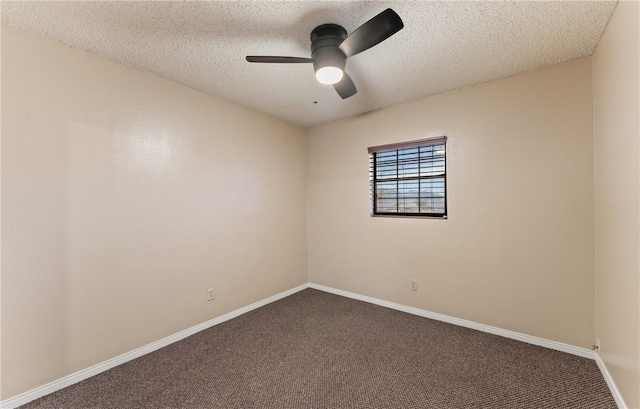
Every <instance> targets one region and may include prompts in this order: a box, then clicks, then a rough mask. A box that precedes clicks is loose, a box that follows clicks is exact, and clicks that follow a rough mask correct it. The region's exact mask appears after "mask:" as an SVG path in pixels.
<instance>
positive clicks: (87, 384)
mask: <svg viewBox="0 0 640 409" xmlns="http://www.w3.org/2000/svg"><path fill="white" fill-rule="evenodd" d="M21 408H23V409H36V408H56V409H59V408H65V409H69V408H105V409H107V408H109V409H117V408H126V409H137V408H195V409H197V408H225V409H226V408H229V409H233V408H242V409H249V408H261V409H267V408H278V409H289V408H291V409H304V408H318V409H319V408H353V409H357V408H366V409H374V408H407V409H413V408H438V409H446V408H509V409H514V408H536V409H542V408H579V409H586V408H602V409H604V408H612V409H613V408H616V404H615V402H614V400H613V397H612V396H611V394H610V392H609V390H608V388H607V386H606V384H605V381H604V379H603V378H602V375H601V374H600V372H599V370H598V368H597V366H596V364H595V362H594V361H593V360H590V359H586V358H581V357H577V356H573V355H569V354H566V353H563V352H558V351H554V350H550V349H546V348H542V347H538V346H534V345H529V344H526V343H523V342H519V341H514V340H511V339H507V338H503V337H499V336H496V335H490V334H486V333H483V332H479V331H475V330H472V329H468V328H462V327H457V326H455V325H451V324H446V323H443V322H439V321H433V320H429V319H426V318H421V317H417V316H413V315H410V314H406V313H402V312H399V311H394V310H390V309H387V308H383V307H380V306H376V305H372V304H368V303H365V302H361V301H355V300H352V299H348V298H344V297H340V296H336V295H333V294H328V293H325V292H321V291H317V290H313V289H307V290H304V291H301V292H299V293H296V294H294V295H291V296H289V297H287V298H284V299H282V300H279V301H276V302H274V303H271V304H269V305H267V306H265V307H262V308H259V309H257V310H254V311H252V312H249V313H247V314H244V315H242V316H240V317H238V318H235V319H233V320H230V321H227V322H225V323H222V324H220V325H217V326H215V327H212V328H210V329H207V330H205V331H202V332H199V333H198V334H195V335H193V336H191V337H189V338H186V339H184V340H182V341H179V342H176V343H174V344H171V345H169V346H167V347H165V348H162V349H160V350H158V351H156V352H153V353H150V354H148V355H145V356H143V357H140V358H138V359H135V360H133V361H130V362H128V363H126V364H123V365H120V366H118V367H116V368H113V369H111V370H109V371H106V372H103V373H101V374H99V375H96V376H94V377H92V378H89V379H87V380H84V381H82V382H80V383H77V384H75V385H72V386H70V387H68V388H65V389H62V390H60V391H58V392H55V393H52V394H50V395H47V396H45V397H42V398H40V399H38V400H35V401H33V402H30V403H28V404H26V405H24V406H22V407H21Z"/></svg>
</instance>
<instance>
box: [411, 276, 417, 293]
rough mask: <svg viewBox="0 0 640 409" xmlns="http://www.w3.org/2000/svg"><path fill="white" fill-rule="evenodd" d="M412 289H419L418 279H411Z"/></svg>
mask: <svg viewBox="0 0 640 409" xmlns="http://www.w3.org/2000/svg"><path fill="white" fill-rule="evenodd" d="M411 291H418V280H416V279H415V278H414V279H413V280H411Z"/></svg>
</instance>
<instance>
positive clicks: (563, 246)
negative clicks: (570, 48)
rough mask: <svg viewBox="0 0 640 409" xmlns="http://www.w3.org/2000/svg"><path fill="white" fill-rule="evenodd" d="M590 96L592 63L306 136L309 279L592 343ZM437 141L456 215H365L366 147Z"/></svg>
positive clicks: (508, 81)
mask: <svg viewBox="0 0 640 409" xmlns="http://www.w3.org/2000/svg"><path fill="white" fill-rule="evenodd" d="M591 97H592V95H591V63H590V60H589V59H588V58H586V59H578V60H574V61H572V62H568V63H564V64H561V65H556V66H552V67H548V68H545V69H541V70H538V71H534V72H529V73H525V74H522V75H518V76H515V77H511V78H507V79H503V80H499V81H495V82H492V83H488V84H484V85H481V86H477V87H473V88H468V89H464V90H461V91H458V92H454V93H450V94H446V95H441V96H436V97H431V98H426V99H422V100H418V101H414V102H410V103H406V104H403V105H398V106H394V107H391V108H387V109H383V110H380V111H377V112H372V113H369V114H365V115H361V116H359V117H354V118H349V119H345V120H342V121H339V122H335V123H332V124H329V125H325V126H321V127H318V128H315V129H312V130H310V131H309V133H308V140H307V162H308V182H307V220H308V224H307V229H308V238H307V242H308V260H309V264H308V266H309V267H308V269H309V281H311V282H315V283H318V284H324V285H328V286H331V287H335V288H338V289H342V290H347V291H354V292H357V293H361V294H364V295H368V296H373V297H378V298H381V299H384V300H390V301H394V302H398V303H402V304H406V305H410V306H414V307H418V308H423V309H427V310H430V311H435V312H438V313H443V314H447V315H450V316H453V317H459V318H463V319H468V320H472V321H475V322H479V323H483V324H488V325H493V326H496V327H500V328H503V329H508V330H513V331H518V332H521V333H525V334H530V335H534V336H538V337H542V338H546V339H550V340H554V341H559V342H564V343H567V344H571V345H576V346H579V347H585V348H588V347H590V346H591V344H592V343H593V341H594V267H593V263H594V262H593V259H594V244H593V237H594V233H593V138H592V99H591ZM439 135H447V136H448V137H449V140H448V144H447V166H448V180H447V186H448V210H449V219H448V220H428V219H427V220H421V219H401V218H380V217H376V218H372V217H370V216H369V182H368V154H367V147H368V146H375V145H383V144H387V143H392V142H399V141H406V140H413V139H419V138H425V137H433V136H439ZM412 278H415V279H417V280H418V287H419V289H418V291H417V292H412V291H410V285H409V281H410V279H412Z"/></svg>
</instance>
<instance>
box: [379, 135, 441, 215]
mask: <svg viewBox="0 0 640 409" xmlns="http://www.w3.org/2000/svg"><path fill="white" fill-rule="evenodd" d="M446 144H447V137H446V136H442V137H439V138H431V139H422V140H418V141H411V142H404V143H396V144H391V145H384V146H374V147H372V148H369V179H370V183H371V186H370V189H371V215H372V216H409V217H416V216H417V217H439V218H446V217H447V173H446V162H447V161H446Z"/></svg>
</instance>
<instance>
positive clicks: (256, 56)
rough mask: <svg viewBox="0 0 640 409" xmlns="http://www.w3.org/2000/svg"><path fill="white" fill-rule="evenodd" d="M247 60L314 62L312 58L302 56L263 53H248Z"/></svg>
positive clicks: (280, 62)
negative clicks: (264, 54) (270, 55)
mask: <svg viewBox="0 0 640 409" xmlns="http://www.w3.org/2000/svg"><path fill="white" fill-rule="evenodd" d="M247 61H249V62H265V63H278V64H282V63H285V64H296V63H309V62H313V60H312V59H311V58H302V57H267V56H261V55H248V56H247Z"/></svg>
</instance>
